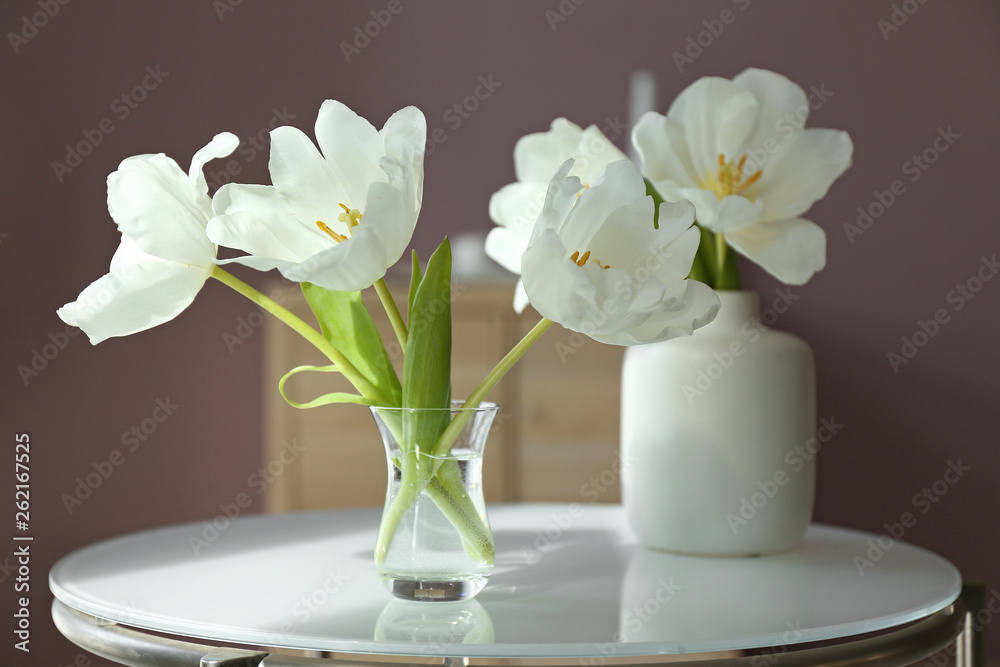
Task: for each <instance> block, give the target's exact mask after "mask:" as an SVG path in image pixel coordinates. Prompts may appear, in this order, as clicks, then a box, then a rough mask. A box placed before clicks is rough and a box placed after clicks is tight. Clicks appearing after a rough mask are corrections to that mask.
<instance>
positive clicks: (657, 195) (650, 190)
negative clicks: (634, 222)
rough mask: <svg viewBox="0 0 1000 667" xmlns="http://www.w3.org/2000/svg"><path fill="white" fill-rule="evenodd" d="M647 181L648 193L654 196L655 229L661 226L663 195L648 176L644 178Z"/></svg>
mask: <svg viewBox="0 0 1000 667" xmlns="http://www.w3.org/2000/svg"><path fill="white" fill-rule="evenodd" d="M642 180H644V181H645V182H646V194H647V195H648V196H650V197H652V198H653V229H659V228H660V204H662V203H663V201H664V200H663V197H661V196H660V193H659V192H657V191H656V186H655V185H653V183H652V181H650V180H649V179H648V178H644V179H642Z"/></svg>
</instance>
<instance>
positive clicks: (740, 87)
mask: <svg viewBox="0 0 1000 667" xmlns="http://www.w3.org/2000/svg"><path fill="white" fill-rule="evenodd" d="M808 112H809V102H808V100H807V98H806V94H805V93H804V92H803V91H802V89H801V88H800V87H799V86H797V85H796V84H794V83H792V82H791V81H789V80H788V79H787V78H785V77H784V76H781V75H780V74H776V73H774V72H770V71H767V70H760V69H748V70H746V71H745V72H743V73H742V74H740V75H738V76H737V77H735V78H734V79H733V80H732V81H730V80H728V79H722V78H718V77H705V78H702V79H699V80H698V81H695V82H694V83H693V84H691V85H690V86H688V88H686V89H685V90H684V91H683V92H682V93H681V94H680V95H679V96H678V97H677V99H676V100H675V101H674V103H673V104H672V105H671V107H670V110H669V111H668V112H667V114H666V115H665V116H664V115H662V114H658V113H654V112H650V113H647V114H646V115H644V116H643V117H642V118H641V119H640V120H639V122H638V123H637V124H636V127H635V129H634V130H633V133H632V140H633V143H634V144H635V146H636V148H637V149H638V151H639V154H640V155H641V158H642V169H643V174H644V175H645V176H646V178H648V179H649V180H650V181H651V182H652V183H653V185H654V186H655V187H656V189H657V191H659V193H660V194H661V195H662V196H663V198H664V199H665V200H666V201H670V202H675V201H682V200H687V201H690V202H691V203H692V204H694V206H695V208H696V210H697V220H698V224H700V225H702V226H703V227H706V228H707V229H709V230H711V231H712V232H715V233H721V234H724V235H725V240H726V241H727V242H728V243H729V245H730V246H732V247H733V248H734V249H735V250H736V251H737V252H739V253H740V254H742V255H744V256H745V257H747V258H749V259H751V260H752V261H754V262H756V263H757V264H759V265H760V266H762V267H763V268H764V269H766V270H767V271H768V272H770V273H771V274H772V275H774V276H775V277H777V278H778V279H779V280H782V281H783V282H785V283H789V284H793V285H801V284H803V283H805V282H806V281H807V280H809V278H810V277H811V276H812V275H813V273H815V272H816V271H819V270H820V269H822V268H823V266H824V265H825V264H826V234H825V232H824V231H823V230H822V229H821V228H820V227H819V226H817V225H816V224H815V223H813V222H811V221H809V220H806V219H805V218H802V217H801V216H802V214H804V213H805V212H806V211H807V210H808V209H809V207H810V206H812V204H813V203H814V202H815V201H817V200H818V199H821V198H822V197H823V196H824V195H825V194H826V192H827V190H829V188H830V186H831V185H832V184H833V181H834V180H836V179H837V178H838V177H839V176H840V175H841V174H842V173H844V171H845V170H846V169H847V168H848V167H849V166H850V164H851V154H852V152H853V150H854V148H853V144H852V143H851V139H850V137H849V136H848V135H847V133H846V132H842V131H837V130H823V129H809V130H806V129H805V127H804V126H805V120H806V116H807V115H808Z"/></svg>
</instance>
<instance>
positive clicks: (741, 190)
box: [699, 153, 763, 201]
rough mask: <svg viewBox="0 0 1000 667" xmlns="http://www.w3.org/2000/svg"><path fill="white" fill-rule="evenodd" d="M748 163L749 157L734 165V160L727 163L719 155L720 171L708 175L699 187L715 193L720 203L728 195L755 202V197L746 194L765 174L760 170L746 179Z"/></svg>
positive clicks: (724, 157) (742, 158) (741, 158)
mask: <svg viewBox="0 0 1000 667" xmlns="http://www.w3.org/2000/svg"><path fill="white" fill-rule="evenodd" d="M746 163H747V156H746V155H745V154H744V155H743V156H741V157H740V160H739V162H737V163H734V162H733V161H732V160H728V161H727V160H726V156H725V155H724V154H722V153H719V169H718V171H717V172H716V173H715V174H711V173H709V174H708V175H706V176H705V178H704V179H702V181H701V183H699V185H700V186H701V187H703V188H705V189H706V190H711V191H712V192H714V193H715V196H716V198H717V199H719V200H720V201H721V200H722V198H723V197H726V196H728V195H742V196H744V197H746V198H747V199H749V200H750V201H753V200H754V197H753V196H751V195H748V194H745V193H746V191H747V189H748V188H749V187H750V186H751V185H753V184H754V183H756V182H757V180H758V179H759V178H760V176H761V174H762V173H763V172H762V171H761V170H760V169H758V170H757V171H755V172H754V173H753V174H751V175H750V176H748V177H747V178H744V177H743V167H745V166H746Z"/></svg>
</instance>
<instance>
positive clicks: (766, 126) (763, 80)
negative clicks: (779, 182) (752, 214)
mask: <svg viewBox="0 0 1000 667" xmlns="http://www.w3.org/2000/svg"><path fill="white" fill-rule="evenodd" d="M733 84H734V85H735V86H736V87H737V88H739V89H741V90H744V91H746V92H748V93H750V94H751V95H753V96H754V98H755V99H756V100H757V101H758V102H759V103H760V108H759V110H758V112H757V117H756V121H757V122H756V124H755V126H754V128H753V131H752V132H751V133H750V135H749V136H748V137H747V138H746V144H745V145H746V147H747V148H756V149H758V150H760V149H761V148H762V147H764V146H770V145H774V143H775V142H776V143H777V144H778V145H780V144H782V143H784V142H785V141H788V140H791V139H793V138H794V136H795V135H796V134H797V133H798V131H800V130H801V129H802V128H803V127H804V126H805V122H806V117H807V116H808V113H809V102H808V99H807V98H806V94H805V92H804V91H803V90H802V88H801V87H799V85H798V84H796V83H794V82H793V81H791V80H790V79H789V78H788V77H786V76H783V75H781V74H778V73H777V72H772V71H770V70H765V69H754V68H751V69H748V70H745V71H744V72H742V73H741V74H738V75H736V77H734V78H733ZM769 141H770V143H769ZM779 150H780V149H779ZM767 152H770V153H774V152H775V151H767ZM728 157H729V158H730V159H736V158H737V157H738V156H728ZM769 163H770V159H767V158H766V159H765V160H763V161H755V167H754V169H758V168H761V167H763V166H764V165H765V164H769Z"/></svg>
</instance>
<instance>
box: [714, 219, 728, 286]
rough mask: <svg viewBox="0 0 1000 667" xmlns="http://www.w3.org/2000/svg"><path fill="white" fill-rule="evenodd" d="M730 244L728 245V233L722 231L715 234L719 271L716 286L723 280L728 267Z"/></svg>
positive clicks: (716, 267) (716, 275)
mask: <svg viewBox="0 0 1000 667" xmlns="http://www.w3.org/2000/svg"><path fill="white" fill-rule="evenodd" d="M727 250H728V246H727V245H726V235H725V234H724V233H722V232H718V233H716V234H715V256H716V266H715V269H716V271H717V273H716V274H715V284H716V286H718V285H719V283H720V282H721V281H722V276H723V272H724V271H725V268H726V251H727Z"/></svg>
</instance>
